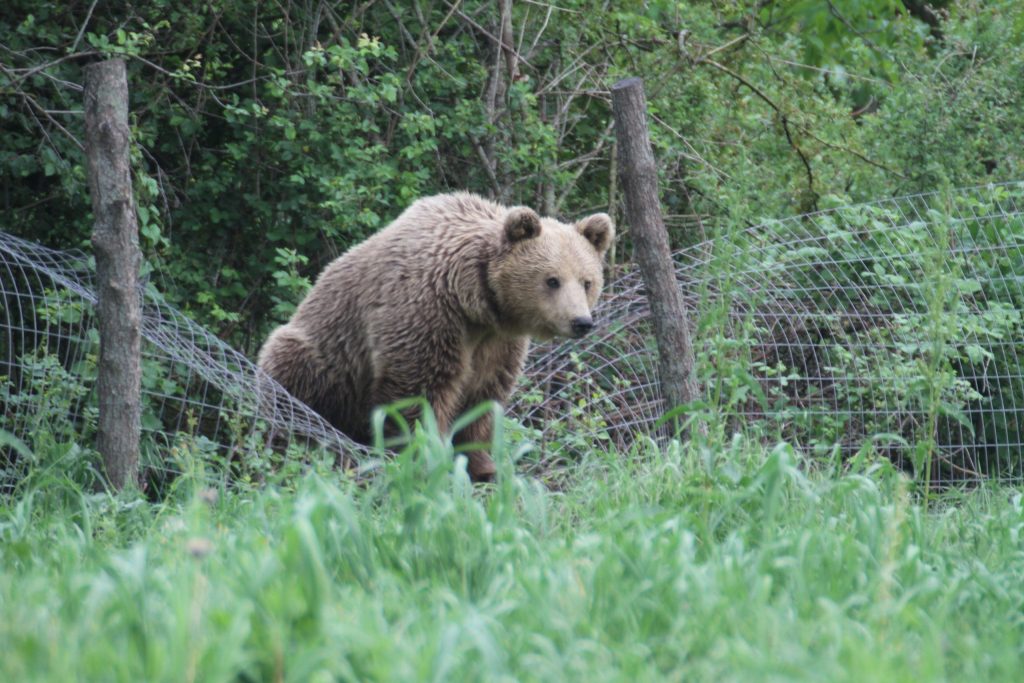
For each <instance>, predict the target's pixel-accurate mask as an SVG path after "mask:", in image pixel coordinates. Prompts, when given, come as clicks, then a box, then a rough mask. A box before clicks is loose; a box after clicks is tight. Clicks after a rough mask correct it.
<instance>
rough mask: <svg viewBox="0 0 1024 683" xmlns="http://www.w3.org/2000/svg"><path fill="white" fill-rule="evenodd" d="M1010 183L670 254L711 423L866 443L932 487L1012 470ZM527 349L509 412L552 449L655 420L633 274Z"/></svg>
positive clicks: (772, 227) (1014, 294) (654, 391)
mask: <svg viewBox="0 0 1024 683" xmlns="http://www.w3.org/2000/svg"><path fill="white" fill-rule="evenodd" d="M1022 199H1024V184H1021V183H1011V184H1003V185H992V186H986V187H980V188H971V189H966V190H959V191H955V192H946V193H933V194H920V195H914V196H908V197H901V198H895V199H887V200H882V201H878V202H873V203H870V204H862V205H856V206H849V207H843V208H836V209H832V210H828V211H822V212H818V213H814V214H809V215H802V216H797V217H794V218H790V219H787V220H781V221H770V222H766V223H764V224H761V225H758V226H755V227H752V228H748V229H745V230H740V231H737V232H735V233H734V234H729V235H723V236H721V237H719V238H717V239H715V240H712V241H708V242H703V243H700V244H697V245H695V246H693V247H691V248H688V249H684V250H682V251H679V252H677V253H676V254H675V255H674V258H675V263H676V273H677V279H678V281H679V284H680V287H681V288H682V290H683V292H684V294H685V299H686V301H687V303H688V308H689V310H691V311H693V321H692V323H693V338H694V339H695V340H696V341H695V344H696V345H697V347H698V348H697V351H696V372H697V373H698V375H699V382H700V385H701V387H702V388H703V394H704V396H705V399H706V400H705V401H704V402H702V403H701V405H696V406H692V409H691V410H690V411H688V412H689V413H690V414H692V415H696V416H698V417H700V418H701V419H702V421H704V422H703V423H705V424H706V423H710V424H711V425H712V426H713V427H717V428H718V429H720V430H722V431H723V432H724V433H725V434H726V435H728V434H730V433H733V432H740V431H742V432H746V433H748V434H752V435H757V436H761V437H762V438H766V439H785V440H787V441H790V442H792V443H794V444H795V445H797V446H799V447H801V448H804V449H806V450H809V451H812V452H815V453H818V454H819V455H821V456H823V457H830V458H837V457H841V458H849V457H851V456H853V455H855V454H857V453H861V452H863V453H865V454H867V453H875V454H879V455H882V456H885V457H888V458H890V459H891V460H892V461H893V462H894V463H895V464H896V465H897V466H898V467H901V468H904V469H906V470H908V471H916V472H918V473H923V472H925V471H927V472H928V476H929V479H930V481H932V482H935V483H955V482H964V481H976V480H979V479H981V478H987V477H991V478H999V479H1002V480H1009V481H1020V480H1021V479H1022V478H1024V453H1022V444H1024V431H1022V430H1024V379H1022V374H1024V366H1022V364H1021V361H1022V358H1024V348H1022V342H1024V328H1022V320H1021V311H1022V310H1024V216H1022V215H1021V211H1020V208H1019V207H1020V206H1021V205H1022V204H1024V201H1022ZM609 289H610V295H609V296H608V297H607V298H606V299H605V301H604V302H603V303H602V304H601V306H600V308H599V310H598V311H596V314H597V317H598V318H599V319H600V321H601V324H600V326H599V329H598V330H597V332H596V333H594V334H593V335H592V336H590V337H588V338H586V339H584V340H581V341H579V342H574V343H572V344H568V343H566V344H557V345H549V346H544V347H542V348H539V349H534V351H533V354H532V359H531V361H530V363H529V368H528V372H527V382H526V385H525V387H524V391H522V392H521V393H520V394H519V395H518V397H517V399H516V401H515V402H514V403H513V404H512V405H511V406H510V411H509V412H510V413H511V414H512V415H514V416H516V417H517V418H518V419H519V420H521V421H522V423H523V424H525V425H527V426H528V427H529V428H530V429H531V431H532V435H533V437H534V438H536V439H538V440H539V441H540V442H542V443H544V444H545V447H546V452H548V453H549V454H551V457H558V456H559V455H560V454H564V453H570V452H572V451H573V450H575V449H576V448H577V447H578V445H580V444H593V443H602V442H605V443H608V444H609V445H611V446H614V447H616V448H619V449H621V448H623V447H625V446H628V444H629V442H630V440H631V439H632V438H634V437H635V435H636V434H637V433H641V434H652V433H653V431H652V430H653V426H654V425H655V424H656V423H657V421H658V418H659V417H660V416H661V415H663V414H664V412H665V408H666V406H664V405H663V404H662V400H661V397H660V395H659V392H658V387H657V381H656V369H655V367H656V364H655V358H656V356H655V354H656V349H655V348H654V346H653V342H652V338H651V334H650V333H649V330H648V323H647V315H648V307H647V303H646V300H645V297H644V294H643V283H642V281H641V279H640V277H639V274H638V273H637V272H636V270H635V269H633V268H627V269H626V272H625V273H623V274H622V275H621V276H620V277H618V278H616V279H614V280H613V281H612V282H611V284H610V287H609Z"/></svg>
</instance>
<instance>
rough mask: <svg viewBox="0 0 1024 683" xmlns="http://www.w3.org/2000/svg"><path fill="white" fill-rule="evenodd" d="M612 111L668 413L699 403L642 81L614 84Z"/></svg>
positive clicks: (628, 214) (628, 217)
mask: <svg viewBox="0 0 1024 683" xmlns="http://www.w3.org/2000/svg"><path fill="white" fill-rule="evenodd" d="M612 112H613V114H614V116H615V138H616V142H617V145H616V146H617V148H618V150H617V151H618V167H619V168H618V172H619V181H620V184H621V186H622V194H623V197H624V199H625V205H626V206H625V208H626V222H627V223H628V224H629V228H630V235H631V236H632V238H633V244H634V245H635V250H636V259H637V262H638V263H639V265H640V274H641V275H642V276H643V279H644V283H645V284H646V286H647V297H648V299H649V301H650V306H651V320H652V323H653V325H654V337H655V339H656V341H657V343H658V356H659V364H658V370H659V378H660V381H661V390H662V395H663V396H664V397H665V400H666V402H667V406H666V408H667V409H672V408H674V407H676V406H678V405H681V404H684V403H690V402H692V401H694V400H695V399H696V398H697V382H696V378H695V377H694V374H693V347H692V346H691V344H690V330H689V322H688V316H687V313H686V306H685V303H684V302H683V295H682V292H681V291H680V289H679V284H678V282H677V281H676V274H675V268H674V267H673V264H672V253H671V251H670V250H669V244H668V232H667V231H666V230H665V222H664V220H663V218H662V215H661V206H660V201H659V199H658V170H657V167H656V166H655V162H654V153H653V152H652V151H651V142H650V137H649V136H648V132H647V102H646V99H645V97H644V86H643V81H641V80H640V79H639V78H628V79H625V80H622V81H619V82H618V83H616V84H615V85H613V86H612Z"/></svg>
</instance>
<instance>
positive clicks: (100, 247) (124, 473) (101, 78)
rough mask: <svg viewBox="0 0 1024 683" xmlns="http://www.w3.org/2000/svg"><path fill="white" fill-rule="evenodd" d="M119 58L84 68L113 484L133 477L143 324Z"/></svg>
mask: <svg viewBox="0 0 1024 683" xmlns="http://www.w3.org/2000/svg"><path fill="white" fill-rule="evenodd" d="M130 137H131V136H130V130H129V128H128V78H127V75H126V70H125V63H124V60H121V59H111V60H107V61H103V62H98V63H96V64H91V65H89V66H87V67H86V68H85V153H86V163H87V166H88V175H89V190H90V192H91V194H92V210H93V215H94V217H95V221H96V222H95V225H94V227H93V235H92V244H93V249H94V250H95V254H96V296H97V299H98V305H97V318H98V323H99V332H100V358H99V366H98V368H97V380H96V391H97V393H98V395H99V432H98V435H97V439H96V445H97V449H98V450H99V452H100V454H101V455H102V456H103V463H104V466H105V468H106V475H107V478H108V480H109V481H110V484H111V485H112V486H113V487H114V488H115V489H122V488H124V486H125V485H126V484H128V483H129V482H135V481H136V480H137V478H138V470H139V434H140V431H141V420H140V415H141V378H142V370H141V361H140V350H141V330H140V328H141V325H142V303H141V301H140V296H139V286H138V285H139V265H140V263H141V261H142V253H141V251H140V249H139V237H138V224H137V222H136V218H135V202H134V201H133V198H132V174H131V165H130V162H129V156H128V150H129V147H128V145H129V141H130Z"/></svg>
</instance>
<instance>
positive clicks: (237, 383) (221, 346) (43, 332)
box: [0, 233, 368, 487]
mask: <svg viewBox="0 0 1024 683" xmlns="http://www.w3.org/2000/svg"><path fill="white" fill-rule="evenodd" d="M94 265H95V264H94V263H93V262H92V261H91V258H90V257H89V256H88V255H86V254H84V253H82V252H79V251H64V252H62V251H55V250H52V249H48V248H46V247H43V246H40V245H37V244H33V243H31V242H28V241H25V240H23V239H19V238H17V237H13V236H11V235H7V234H4V233H0V401H2V405H3V419H2V422H0V428H2V429H5V430H7V431H8V432H10V433H12V434H13V435H14V436H16V437H18V438H19V439H21V440H22V441H24V442H25V443H27V444H29V446H30V447H31V448H33V449H36V450H39V449H45V448H46V447H47V446H49V447H54V446H56V447H59V446H60V445H61V444H66V443H74V442H76V441H84V442H89V441H91V437H92V436H93V435H94V433H95V430H96V418H97V413H96V410H97V409H96V401H95V396H93V393H94V391H95V377H96V361H97V358H98V355H99V335H98V332H97V330H96V328H95V320H94V306H95V303H96V296H95V293H94V288H93V271H94ZM142 337H143V344H142V359H143V364H142V367H143V376H142V394H143V413H142V428H143V435H144V438H143V440H142V469H143V472H144V474H145V476H146V478H147V480H148V481H149V483H158V482H159V481H161V480H162V479H164V478H165V477H166V475H168V474H174V473H180V472H181V471H182V470H183V469H184V468H185V467H187V466H188V465H187V463H186V462H183V461H182V460H181V459H180V457H179V456H188V455H189V454H191V455H190V456H189V457H193V458H194V456H195V455H196V453H200V454H201V453H204V452H205V453H209V454H212V453H217V454H219V455H221V456H224V457H226V459H227V460H226V462H232V463H234V464H235V465H237V467H236V472H241V473H244V475H246V476H255V477H260V476H262V475H263V474H265V473H266V471H267V470H268V469H269V468H271V467H273V466H274V464H273V463H274V461H275V459H276V460H277V461H280V459H281V458H282V457H289V456H296V457H308V456H309V455H311V454H315V453H318V452H319V453H320V454H322V455H323V456H324V457H331V458H334V459H335V460H337V461H338V462H339V463H340V464H343V465H349V466H352V465H356V464H358V463H359V462H360V461H366V460H367V454H368V449H367V448H365V447H364V446H362V445H360V444H357V443H355V442H353V441H352V440H351V439H349V438H348V437H346V436H345V435H344V434H342V433H341V432H339V431H338V430H336V429H334V428H333V427H332V426H331V425H330V424H328V423H327V422H326V421H325V420H324V419H323V418H322V417H320V415H318V414H317V413H315V412H314V411H312V410H311V409H309V408H308V407H307V406H305V405H304V404H303V403H301V402H299V401H297V400H296V399H294V398H292V397H291V396H290V395H289V394H288V393H287V392H286V391H285V390H284V389H283V388H281V386H280V385H279V384H277V383H276V382H274V381H273V380H272V379H270V378H269V377H267V376H266V375H265V374H264V373H262V372H261V371H259V370H258V368H257V367H256V366H255V364H254V363H253V362H252V361H250V360H249V359H248V358H246V357H245V356H244V355H242V354H241V353H239V352H238V351H236V350H235V349H233V348H231V347H230V346H228V345H227V344H225V343H224V342H223V341H222V340H221V339H219V338H218V337H216V336H215V335H214V334H212V333H210V332H209V331H208V330H205V329H203V328H202V327H200V326H199V325H197V324H196V323H195V322H193V321H192V320H191V319H189V318H188V317H187V316H186V315H184V314H183V313H182V312H181V311H179V310H178V309H176V308H175V307H174V306H172V305H170V304H168V303H167V302H166V301H164V300H163V298H162V297H161V296H160V293H159V292H158V291H157V290H156V289H155V288H154V287H152V286H150V285H147V286H146V287H145V289H144V294H143V312H142ZM28 464H29V463H26V462H24V458H22V457H21V456H19V454H18V453H17V452H16V451H15V450H14V449H12V448H10V447H7V448H4V449H2V450H0V487H6V486H9V485H11V484H12V483H13V482H16V481H17V480H18V478H19V476H20V475H21V474H23V473H24V471H25V468H26V467H27V466H28ZM144 483H146V480H144Z"/></svg>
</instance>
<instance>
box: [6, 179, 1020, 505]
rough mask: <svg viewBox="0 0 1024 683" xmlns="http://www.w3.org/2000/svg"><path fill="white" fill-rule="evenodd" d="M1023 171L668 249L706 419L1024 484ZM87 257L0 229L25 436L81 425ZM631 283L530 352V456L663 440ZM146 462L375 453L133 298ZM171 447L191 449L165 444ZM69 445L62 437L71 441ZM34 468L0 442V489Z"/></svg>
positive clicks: (17, 417)
mask: <svg viewBox="0 0 1024 683" xmlns="http://www.w3.org/2000/svg"><path fill="white" fill-rule="evenodd" d="M1022 200H1024V183H1009V184H1003V185H990V186H985V187H979V188H970V189H964V190H957V191H951V192H943V193H931V194H919V195H913V196H908V197H901V198H895V199H886V200H882V201H877V202H872V203H868V204H860V205H855V206H847V207H840V208H835V209H830V210H827V211H821V212H818V213H813V214H807V215H802V216H796V217H793V218H789V219H785V220H779V221H769V222H765V223H763V224H760V225H757V226H754V227H751V228H746V229H742V230H736V231H734V232H731V233H728V234H723V235H721V236H719V237H718V238H716V239H714V240H711V241H707V242H702V243H700V244H696V245H694V246H692V247H689V248H687V249H684V250H681V251H678V252H676V253H675V254H674V261H675V265H676V275H677V280H678V282H679V285H680V287H681V289H682V291H683V293H684V297H685V299H686V302H687V306H688V309H689V310H690V311H691V315H692V319H691V324H692V338H693V339H694V346H695V352H696V372H697V375H698V382H699V386H700V387H701V395H702V396H703V399H702V400H701V401H698V402H697V403H695V404H693V405H691V406H687V407H685V409H684V411H685V412H686V413H687V414H692V415H694V416H699V419H701V421H702V422H706V423H707V424H708V425H709V426H710V428H711V429H717V430H719V431H720V432H721V433H723V434H725V435H727V436H728V435H730V434H732V433H735V432H741V433H744V434H747V435H748V436H750V437H752V438H760V439H764V440H775V439H785V440H787V441H789V442H790V443H792V444H794V445H795V446H797V447H798V448H801V449H804V450H806V451H808V452H812V453H815V454H818V455H820V456H821V457H824V458H844V459H846V458H850V457H854V456H856V455H857V454H859V453H865V454H873V455H877V456H879V457H886V458H889V459H890V460H892V461H893V462H894V463H895V464H896V465H897V466H898V467H901V468H904V469H906V470H908V471H914V472H921V471H924V470H927V471H928V472H929V477H930V480H931V481H932V482H934V483H957V482H969V481H978V480H981V479H986V478H995V479H1000V480H1004V481H1021V480H1022V479H1024V453H1022V446H1024V438H1022V437H1024V432H1022V430H1024V424H1022V422H1024V358H1022V354H1024V349H1022V341H1024V322H1022V318H1021V312H1022V310H1024V216H1022V214H1021V211H1020V209H1019V206H1020V205H1021V204H1022V203H1024V201H1022ZM92 272H93V271H92V265H91V263H90V259H89V257H88V255H86V254H84V253H82V252H74V251H69V252H62V251H55V250H52V249H48V248H45V247H42V246H40V245H37V244H33V243H31V242H28V241H25V240H23V239H19V238H16V237H13V236H10V235H6V234H3V233H0V400H2V404H3V413H2V415H3V419H2V422H0V429H3V430H6V431H7V432H9V433H11V434H13V435H14V436H16V437H18V438H19V439H21V440H23V441H25V442H26V443H28V444H29V446H30V450H31V449H36V450H38V449H40V448H42V447H43V446H45V445H46V444H50V445H60V444H74V443H76V442H83V443H88V442H89V441H88V440H89V439H91V438H92V436H93V434H94V431H95V423H96V408H95V405H96V404H95V396H94V395H93V393H94V383H95V382H94V380H95V365H96V354H97V349H98V338H97V333H96V330H95V327H94V320H93V306H94V304H95V296H94V289H93V281H92V277H93V276H92ZM648 312H649V308H648V304H647V300H646V296H645V292H644V286H643V282H642V280H641V278H640V276H639V273H638V272H637V270H636V269H635V267H632V266H631V265H628V264H627V265H625V266H620V268H619V272H617V273H616V274H615V276H614V277H612V278H610V279H609V282H608V285H607V289H606V292H605V294H604V295H603V297H602V301H601V303H600V304H599V306H598V309H597V310H596V311H595V320H596V321H597V322H598V326H597V328H596V329H595V331H594V332H592V333H591V334H590V335H589V336H587V337H586V338H584V339H582V340H574V341H571V342H570V341H567V342H559V343H549V344H543V345H539V346H536V347H534V348H533V349H532V350H531V353H530V357H529V360H528V361H527V366H526V368H525V371H524V374H523V377H522V378H521V380H520V385H519V387H518V389H517V391H516V393H515V394H514V396H513V400H512V402H511V403H510V405H509V406H507V410H506V413H507V416H506V427H507V428H506V431H511V432H513V433H515V434H518V435H519V436H521V437H523V438H527V439H529V440H531V441H533V442H534V443H536V444H537V445H538V448H539V450H540V451H541V453H542V454H543V455H542V462H551V461H555V460H558V459H561V458H573V457H580V456H582V455H584V454H585V453H587V452H590V451H593V449H594V448H595V447H599V448H600V447H607V448H609V449H616V450H619V451H623V452H625V451H627V450H628V449H629V448H630V447H631V446H632V444H633V443H634V441H635V440H636V439H637V437H638V436H639V437H645V438H654V439H661V438H664V437H663V436H662V430H659V429H656V428H655V427H656V425H657V424H658V421H659V419H660V418H661V417H662V416H663V415H664V414H665V412H666V409H668V408H672V406H666V405H665V404H664V401H663V399H662V397H661V395H660V392H659V390H658V382H657V361H656V359H657V353H656V349H655V347H654V341H653V336H652V334H651V330H650V323H649V318H648ZM143 338H144V343H143V395H144V406H143V442H144V443H143V469H144V471H145V473H146V476H147V477H149V478H151V479H156V480H159V479H161V478H165V477H167V476H168V475H173V474H174V473H177V472H180V471H182V469H183V468H184V467H185V466H186V464H185V463H183V462H182V461H181V459H180V458H179V454H181V453H185V452H194V451H196V450H197V449H198V450H199V451H204V452H209V453H210V454H214V453H216V454H218V455H219V456H221V457H222V458H226V460H227V461H228V462H234V463H236V470H235V473H236V474H238V473H241V476H260V475H261V473H262V472H263V471H264V470H265V469H268V468H272V467H274V466H275V463H277V462H280V461H281V458H288V457H292V455H295V456H296V457H309V453H310V451H313V452H317V453H322V454H324V457H330V458H333V459H335V460H337V461H342V462H344V463H346V464H349V465H359V464H361V463H363V464H365V463H367V462H369V461H370V455H371V452H370V450H369V449H367V448H366V447H364V446H361V445H359V444H357V443H355V442H353V441H352V440H351V439H349V438H347V437H346V436H345V435H344V434H342V433H340V432H338V431H337V430H336V429H334V428H333V427H332V426H331V425H329V424H328V423H327V422H326V421H324V420H323V419H322V418H321V417H320V416H319V415H317V414H316V413H315V412H313V411H311V410H310V409H309V408H307V407H306V406H305V405H303V404H302V403H300V402H298V401H296V400H295V399H294V398H292V397H291V396H290V395H288V394H287V392H285V391H284V390H283V389H282V388H281V387H280V386H279V385H277V384H276V383H275V382H274V381H273V380H271V379H270V378H268V377H266V376H265V375H261V373H260V372H259V371H258V369H257V368H256V366H255V365H254V363H253V362H252V361H251V360H249V359H248V358H246V357H245V356H244V355H243V354H241V353H239V352H237V351H236V350H234V349H232V348H231V347H230V346H228V345H227V344H225V343H224V342H223V341H222V340H220V339H219V338H217V337H216V336H215V335H213V334H212V333H210V332H209V331H207V330H205V329H203V328H202V327H200V326H199V325H197V324H196V323H194V322H193V321H192V320H190V319H189V318H188V317H187V316H186V315H184V314H183V313H182V312H180V311H179V310H177V309H176V308H175V307H173V306H172V305H170V304H168V303H167V302H166V301H165V300H164V299H163V298H162V297H161V295H160V293H159V292H158V291H157V290H156V288H155V287H153V286H152V285H147V286H146V288H145V292H144V311H143ZM185 444H187V445H188V446H189V448H187V449H186V448H183V447H182V446H183V445H185ZM69 448H70V446H69ZM28 465H29V463H28V462H26V458H25V456H24V455H23V454H21V453H20V452H19V451H18V449H14V448H12V447H11V446H9V445H5V446H0V487H3V488H9V487H10V486H11V485H13V483H14V482H16V481H17V480H18V478H19V477H21V476H23V474H24V472H25V471H26V468H27V467H28Z"/></svg>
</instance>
